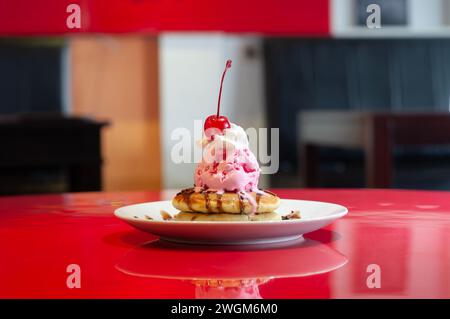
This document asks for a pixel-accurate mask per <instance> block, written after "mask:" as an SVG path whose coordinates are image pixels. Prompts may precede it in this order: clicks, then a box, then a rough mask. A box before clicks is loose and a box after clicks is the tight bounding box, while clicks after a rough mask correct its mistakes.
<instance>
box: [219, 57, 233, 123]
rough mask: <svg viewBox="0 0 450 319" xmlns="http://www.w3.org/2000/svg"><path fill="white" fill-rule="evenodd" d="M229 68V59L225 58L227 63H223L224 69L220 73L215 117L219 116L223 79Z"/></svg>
mask: <svg viewBox="0 0 450 319" xmlns="http://www.w3.org/2000/svg"><path fill="white" fill-rule="evenodd" d="M229 68H231V60H227V63H226V64H225V70H223V73H222V80H221V81H220V90H219V101H218V102H217V117H219V115H220V99H221V97H222V86H223V79H224V78H225V73H227V70H228V69H229Z"/></svg>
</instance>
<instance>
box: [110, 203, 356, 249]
mask: <svg viewBox="0 0 450 319" xmlns="http://www.w3.org/2000/svg"><path fill="white" fill-rule="evenodd" d="M296 210H298V211H300V214H301V217H302V218H301V219H293V220H282V221H257V222H252V221H245V222H207V221H171V220H168V221H165V220H163V219H162V217H161V211H166V212H168V213H169V214H171V215H172V216H173V215H175V214H177V213H178V210H177V209H175V208H174V207H173V206H172V203H171V202H170V201H161V202H150V203H142V204H136V205H130V206H125V207H121V208H118V209H117V210H116V211H115V212H114V214H115V215H116V216H117V217H118V218H120V219H122V220H124V221H125V222H127V223H128V224H130V225H131V226H133V227H135V228H137V229H140V230H143V231H146V232H149V233H152V234H154V235H157V236H160V237H161V239H163V240H167V241H173V242H181V243H194V244H211V245H217V244H221V245H224V244H227V245H239V244H263V243H274V242H281V241H287V240H294V239H298V238H299V237H300V236H301V235H303V234H306V233H309V232H312V231H314V230H317V229H320V228H322V227H325V226H327V225H328V224H330V223H332V222H333V221H335V220H336V219H338V218H341V217H343V216H345V215H346V214H347V212H348V210H347V208H345V207H343V206H341V205H337V204H331V203H324V202H315V201H304V200H293V199H282V200H281V204H280V207H279V208H278V209H277V212H278V213H279V214H281V215H288V214H289V213H290V212H291V211H296ZM146 216H148V217H150V218H151V219H149V218H147V217H146Z"/></svg>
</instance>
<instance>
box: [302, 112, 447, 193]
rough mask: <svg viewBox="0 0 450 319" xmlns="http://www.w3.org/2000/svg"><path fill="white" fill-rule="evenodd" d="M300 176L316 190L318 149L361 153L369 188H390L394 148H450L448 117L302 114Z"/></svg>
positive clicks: (444, 114) (338, 113) (337, 113)
mask: <svg viewBox="0 0 450 319" xmlns="http://www.w3.org/2000/svg"><path fill="white" fill-rule="evenodd" d="M299 130H300V132H299V134H300V145H301V148H300V157H301V159H300V161H301V163H300V164H301V174H302V177H303V179H304V184H305V186H306V187H315V186H317V183H316V180H317V178H316V174H317V164H318V162H317V161H318V159H317V148H318V147H320V146H332V147H339V148H350V149H362V150H363V151H364V153H365V164H366V168H365V169H366V183H367V186H368V187H376V188H387V187H390V186H391V185H392V172H393V156H392V151H393V149H394V147H395V146H397V145H410V146H411V145H416V146H420V145H443V144H450V113H371V112H328V111H326V112H325V111H323V112H321V111H317V112H301V113H300V115H299Z"/></svg>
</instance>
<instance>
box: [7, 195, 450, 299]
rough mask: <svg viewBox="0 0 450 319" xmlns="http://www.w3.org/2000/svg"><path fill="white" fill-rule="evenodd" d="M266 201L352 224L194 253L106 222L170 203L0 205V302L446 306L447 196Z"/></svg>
mask: <svg viewBox="0 0 450 319" xmlns="http://www.w3.org/2000/svg"><path fill="white" fill-rule="evenodd" d="M274 191H275V192H276V193H277V194H278V195H279V196H280V197H282V198H292V199H304V200H318V201H327V202H333V203H337V204H341V205H344V206H346V207H347V208H348V209H349V211H350V212H349V214H348V215H347V216H345V217H344V218H342V219H340V220H338V221H336V222H334V223H333V224H332V225H330V226H328V227H326V228H324V229H321V230H318V231H315V232H313V233H310V234H307V235H305V240H303V241H298V242H291V243H285V244H278V245H266V246H243V247H233V246H230V247H204V246H203V247H201V246H188V245H185V246H183V245H176V244H169V243H164V242H160V241H159V240H158V239H157V238H156V237H154V236H152V235H150V234H147V233H144V232H141V231H138V230H135V229H133V228H132V227H131V226H129V225H127V224H125V223H124V222H122V221H120V220H118V219H117V218H115V217H114V216H113V211H114V209H115V208H117V207H119V206H122V205H127V204H132V203H139V202H146V201H154V200H161V199H169V198H170V197H171V195H172V194H173V192H162V193H159V192H139V193H83V194H81V193H80V194H65V195H45V196H15V197H0V239H1V250H0V298H209V297H212V298H220V297H224V298H247V297H250V298H422V297H424V298H450V192H425V191H399V190H386V191H385V190H274ZM71 264H76V265H79V267H80V271H81V272H80V276H79V282H80V283H81V287H80V288H69V287H68V286H67V279H68V276H70V275H71V274H72V272H71V271H69V272H67V267H68V265H71ZM373 271H375V272H376V275H377V276H378V275H379V276H378V277H377V280H379V281H377V282H378V283H379V284H380V287H379V288H377V287H373V285H370V282H372V283H373V281H372V279H373V278H374V277H373V275H374V273H373ZM371 275H372V277H370V278H369V276H371ZM368 282H369V285H368Z"/></svg>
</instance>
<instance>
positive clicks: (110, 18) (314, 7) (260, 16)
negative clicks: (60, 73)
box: [0, 0, 329, 36]
mask: <svg viewBox="0 0 450 319" xmlns="http://www.w3.org/2000/svg"><path fill="white" fill-rule="evenodd" d="M328 2H329V0H225V1H221V0H39V1H36V0H0V35H45V34H65V33H74V32H75V33H76V32H101V33H123V32H139V33H152V34H153V33H158V32H162V31H225V32H236V33H241V32H257V33H264V34H281V35H304V36H325V35H327V34H329V3H328ZM71 3H76V4H79V5H80V7H81V29H80V30H73V29H68V28H67V26H66V18H67V16H68V15H69V13H67V12H66V8H67V5H69V4H71Z"/></svg>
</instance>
